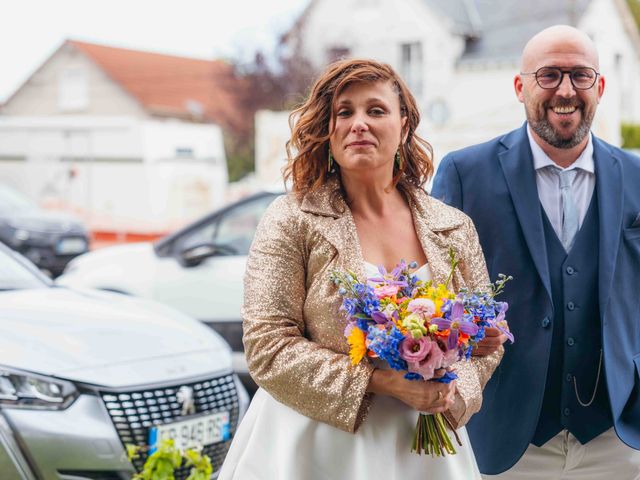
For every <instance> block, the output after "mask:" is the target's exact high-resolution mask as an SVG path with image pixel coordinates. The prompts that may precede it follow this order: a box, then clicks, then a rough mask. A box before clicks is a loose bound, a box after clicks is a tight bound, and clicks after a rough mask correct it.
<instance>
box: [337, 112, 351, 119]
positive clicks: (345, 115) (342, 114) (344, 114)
mask: <svg viewBox="0 0 640 480" xmlns="http://www.w3.org/2000/svg"><path fill="white" fill-rule="evenodd" d="M350 114H351V112H350V111H349V110H339V111H338V113H336V116H338V117H343V118H344V117H348V116H349V115H350Z"/></svg>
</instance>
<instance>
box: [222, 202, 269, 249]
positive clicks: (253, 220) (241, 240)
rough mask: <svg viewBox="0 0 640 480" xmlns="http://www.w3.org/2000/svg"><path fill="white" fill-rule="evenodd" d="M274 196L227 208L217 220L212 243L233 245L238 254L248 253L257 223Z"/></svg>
mask: <svg viewBox="0 0 640 480" xmlns="http://www.w3.org/2000/svg"><path fill="white" fill-rule="evenodd" d="M275 198H276V197H275V196H273V195H266V196H264V197H260V198H257V199H256V200H254V201H252V202H248V203H244V204H241V205H238V206H237V207H236V208H234V209H231V210H229V211H228V212H227V213H226V214H225V215H224V216H223V217H222V218H221V219H220V221H219V222H218V228H217V230H216V232H215V237H214V243H215V244H217V245H227V246H230V247H233V248H234V250H235V251H236V252H237V254H238V255H246V254H248V253H249V247H251V242H252V241H253V237H254V235H255V233H256V228H257V226H258V223H259V222H260V219H261V218H262V215H263V214H264V211H265V210H266V209H267V207H268V206H269V204H270V203H271V202H273V200H274V199H275Z"/></svg>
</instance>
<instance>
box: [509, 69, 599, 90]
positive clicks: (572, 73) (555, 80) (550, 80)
mask: <svg viewBox="0 0 640 480" xmlns="http://www.w3.org/2000/svg"><path fill="white" fill-rule="evenodd" d="M520 75H535V77H536V82H538V85H540V88H544V89H548V90H550V89H553V88H558V87H559V86H560V84H561V83H562V80H563V79H564V76H565V75H569V78H570V79H571V85H573V88H575V89H576V90H589V89H590V88H591V87H593V86H594V85H595V83H596V80H597V78H598V75H600V73H598V72H596V71H595V70H594V69H593V68H590V67H579V68H571V69H569V70H563V69H562V68H559V67H542V68H539V69H538V70H536V71H535V72H530V73H523V72H520Z"/></svg>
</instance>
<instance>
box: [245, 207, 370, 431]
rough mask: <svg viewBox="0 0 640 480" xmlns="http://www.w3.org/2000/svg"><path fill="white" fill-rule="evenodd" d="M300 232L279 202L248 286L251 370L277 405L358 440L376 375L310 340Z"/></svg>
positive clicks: (294, 214) (298, 219)
mask: <svg viewBox="0 0 640 480" xmlns="http://www.w3.org/2000/svg"><path fill="white" fill-rule="evenodd" d="M302 224H303V220H302V213H301V212H300V211H299V209H298V206H297V203H296V202H295V200H294V199H293V198H292V197H281V198H280V199H277V200H276V201H275V202H274V203H273V204H272V205H271V206H270V207H269V209H268V211H267V212H266V214H265V216H264V218H263V220H262V221H261V223H260V225H259V226H258V229H257V232H256V237H255V239H254V242H253V244H252V246H251V250H250V253H249V257H248V261H247V270H246V274H245V279H244V292H245V293H244V306H243V310H242V313H243V328H244V336H243V341H244V346H245V353H246V357H247V364H248V367H249V372H250V373H251V376H252V377H253V379H254V380H255V382H256V383H257V384H258V385H259V386H260V387H262V388H264V389H265V390H266V391H267V392H269V393H270V394H271V395H272V396H273V397H274V398H275V399H276V400H278V401H279V402H281V403H283V404H285V405H287V406H289V407H291V408H293V409H294V410H296V411H298V412H299V413H301V414H303V415H306V416H308V417H310V418H312V419H315V420H318V421H321V422H325V423H328V424H330V425H332V426H334V427H337V428H339V429H342V430H345V431H348V432H354V431H355V430H356V429H357V428H358V427H359V425H360V424H361V422H362V421H363V420H364V418H365V416H366V413H367V411H368V407H369V397H370V395H369V394H367V393H366V388H367V386H368V384H369V379H370V377H371V374H372V372H373V367H372V366H371V365H370V364H369V363H368V362H361V363H360V364H359V365H356V366H353V365H351V361H350V358H349V356H348V355H345V354H341V353H337V352H334V351H332V350H330V349H327V348H324V347H322V346H320V345H319V344H318V343H316V342H313V341H310V340H309V339H307V338H305V319H304V315H303V307H304V302H305V297H306V288H305V282H306V261H305V258H306V256H305V245H304V244H305V241H304V233H303V232H302V230H303V227H302V226H301V225H302ZM327 281H328V277H327Z"/></svg>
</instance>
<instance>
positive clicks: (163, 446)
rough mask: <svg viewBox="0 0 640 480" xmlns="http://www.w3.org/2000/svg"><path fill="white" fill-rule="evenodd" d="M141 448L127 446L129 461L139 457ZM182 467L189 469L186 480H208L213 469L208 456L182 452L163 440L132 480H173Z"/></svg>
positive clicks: (188, 450)
mask: <svg viewBox="0 0 640 480" xmlns="http://www.w3.org/2000/svg"><path fill="white" fill-rule="evenodd" d="M140 450H141V447H138V446H135V445H127V456H128V457H129V460H132V459H134V458H137V457H138V456H139V453H140ZM183 463H184V466H186V467H191V472H190V473H189V476H188V477H187V480H209V479H210V478H211V475H212V474H213V467H212V465H211V460H210V459H209V457H208V456H206V455H202V453H201V452H199V451H197V450H194V449H187V450H185V451H184V452H182V451H180V450H179V449H178V448H176V446H175V443H174V442H173V440H171V439H168V440H163V441H162V442H160V445H159V446H158V449H157V450H156V451H155V452H153V454H151V455H149V457H148V458H147V461H146V462H145V463H144V466H143V467H142V471H141V472H140V473H138V474H136V475H134V477H133V480H175V475H174V473H175V471H176V469H178V468H180V467H181V466H182V465H183Z"/></svg>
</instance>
